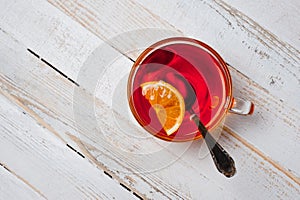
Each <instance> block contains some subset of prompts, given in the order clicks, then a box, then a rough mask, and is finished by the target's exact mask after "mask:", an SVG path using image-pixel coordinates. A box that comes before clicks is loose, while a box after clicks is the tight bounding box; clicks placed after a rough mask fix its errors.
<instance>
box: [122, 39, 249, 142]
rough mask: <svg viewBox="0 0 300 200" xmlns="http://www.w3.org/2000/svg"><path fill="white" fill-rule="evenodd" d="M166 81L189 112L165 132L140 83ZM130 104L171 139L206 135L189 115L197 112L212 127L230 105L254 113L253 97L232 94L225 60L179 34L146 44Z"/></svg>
mask: <svg viewBox="0 0 300 200" xmlns="http://www.w3.org/2000/svg"><path fill="white" fill-rule="evenodd" d="M150 81H164V82H166V83H169V84H171V85H172V86H174V87H175V88H176V89H177V90H178V91H179V92H180V93H181V95H182V96H183V98H184V101H185V114H184V118H183V121H182V123H181V125H180V127H179V129H178V130H177V131H176V132H174V133H173V134H171V135H167V134H166V132H165V131H164V129H163V128H162V125H161V123H160V122H159V120H158V118H157V116H156V113H155V111H154V109H153V108H152V107H151V105H150V103H149V101H148V100H147V99H146V98H145V97H144V96H143V95H142V88H141V84H143V83H145V82H150ZM127 92H128V99H129V105H130V109H131V111H132V113H133V115H134V117H135V118H136V120H137V121H138V123H139V124H140V125H141V126H142V127H143V128H144V129H146V130H147V131H148V132H150V133H151V134H153V135H154V136H156V137H159V138H161V139H163V140H167V141H189V140H194V139H199V138H202V136H201V134H200V133H199V131H198V128H197V126H196V125H195V123H194V122H193V121H191V120H190V116H191V114H192V113H195V114H196V115H198V116H199V117H200V119H201V121H202V123H203V124H204V125H205V126H206V128H207V129H208V130H212V129H214V128H215V127H217V126H218V124H219V123H220V122H221V121H222V120H223V118H224V117H225V115H226V113H227V112H228V111H229V110H232V112H234V113H237V114H243V115H245V114H251V113H252V112H253V104H252V103H251V102H247V101H243V100H240V99H237V100H238V101H236V100H235V99H234V98H233V97H232V84H231V77H230V74H229V71H228V68H227V65H226V63H225V62H224V60H223V59H222V58H221V56H220V55H219V54H218V53H217V52H216V51H215V50H213V49H212V48H211V47H209V46H208V45H206V44H205V43H203V42H200V41H198V40H195V39H190V38H184V37H176V38H169V39H165V40H162V41H159V42H157V43H155V44H153V45H152V46H150V47H149V48H147V49H146V50H145V51H144V52H143V53H142V54H141V55H140V56H139V57H138V59H137V60H136V62H135V63H134V65H133V67H132V69H131V71H130V74H129V79H128V91H127Z"/></svg>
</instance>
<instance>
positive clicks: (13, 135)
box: [0, 91, 134, 199]
mask: <svg viewBox="0 0 300 200" xmlns="http://www.w3.org/2000/svg"><path fill="white" fill-rule="evenodd" d="M2 92H3V91H1V93H2ZM4 94H5V92H4ZM5 95H6V96H8V97H9V98H10V96H9V94H7V93H6V94H5ZM0 109H1V114H0V122H1V123H0V129H1V133H2V134H1V136H0V137H1V140H0V147H1V151H0V152H1V153H0V158H1V163H2V165H3V166H4V167H5V168H6V169H7V170H8V171H9V172H10V173H11V176H13V175H16V176H17V178H18V179H20V180H22V181H23V183H24V184H26V185H27V187H30V188H33V189H34V190H35V192H36V193H37V194H35V196H36V197H38V196H39V197H40V198H41V197H42V198H50V199H51V198H52V199H57V198H67V199H70V198H101V199H112V198H117V199H121V198H125V199H134V196H133V195H132V194H131V193H129V192H128V191H127V190H125V189H124V188H122V187H121V186H120V185H119V183H118V182H116V181H114V180H112V179H111V178H109V177H108V176H106V175H105V174H104V173H103V171H101V170H98V169H97V168H96V167H95V165H92V164H91V163H89V162H88V160H86V159H84V158H82V157H81V156H79V155H78V154H77V153H75V152H74V151H72V150H71V149H70V148H68V147H67V146H66V145H65V144H64V143H63V142H62V141H61V140H59V139H57V138H56V137H54V136H53V134H52V133H49V131H48V130H47V129H45V128H43V127H42V126H40V125H38V124H37V123H36V121H35V120H34V119H33V118H32V117H30V116H29V115H28V113H26V110H23V109H21V108H18V107H16V106H15V105H14V104H12V102H10V101H9V100H8V99H6V98H5V97H4V96H2V94H1V95H0ZM1 168H3V167H1ZM1 170H2V169H1ZM1 174H2V172H1ZM17 174H18V175H17ZM2 184H3V182H1V186H0V188H1V187H3V186H2ZM18 185H20V183H18ZM18 185H16V186H18ZM10 186H13V185H12V184H11V185H10ZM6 189H7V192H6V193H4V195H8V194H7V193H11V195H12V196H13V197H14V198H17V196H14V195H13V192H14V191H15V190H16V188H14V187H12V188H9V187H7V188H6ZM20 192H24V193H20V194H18V195H25V197H26V196H30V195H31V196H32V192H30V191H29V192H28V191H26V190H23V191H20ZM1 195H2V194H1ZM23 198H24V197H22V199H23Z"/></svg>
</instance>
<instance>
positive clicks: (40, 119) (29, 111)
mask: <svg viewBox="0 0 300 200" xmlns="http://www.w3.org/2000/svg"><path fill="white" fill-rule="evenodd" d="M0 94H2V95H3V96H5V97H6V98H7V99H9V100H10V101H11V102H13V103H15V104H16V105H17V106H20V107H21V108H22V109H24V110H25V111H26V112H27V113H28V114H29V115H30V116H31V117H33V118H34V119H35V120H36V122H37V123H38V124H39V125H41V126H42V127H44V128H46V129H47V130H49V131H50V132H51V133H53V134H54V135H55V136H56V137H58V138H59V139H60V140H62V142H63V143H65V144H66V146H67V147H68V148H69V149H71V150H72V151H74V152H75V153H76V154H77V155H79V156H80V157H81V158H83V159H85V158H86V157H85V156H84V154H83V153H81V152H80V151H78V150H76V149H75V148H74V147H72V146H71V145H69V144H68V143H66V141H65V140H64V139H63V138H62V137H60V135H59V134H58V133H57V132H56V131H55V130H54V129H53V128H52V127H51V126H50V125H49V124H47V123H46V122H45V121H44V120H43V119H42V118H40V117H39V116H38V115H37V114H36V113H35V112H34V111H32V110H31V109H29V108H28V107H27V106H26V105H25V104H23V103H22V102H21V101H20V100H18V98H17V97H15V96H13V95H11V94H8V93H7V92H5V91H3V90H0ZM68 135H69V137H70V138H71V139H72V140H73V141H75V142H76V144H77V145H78V146H79V147H80V146H82V147H81V148H80V149H81V150H83V151H84V152H85V154H86V155H88V156H87V157H88V158H89V159H88V161H89V162H90V163H93V164H94V165H96V167H97V168H100V169H101V170H102V171H103V173H104V174H105V175H106V176H108V177H109V178H111V179H112V180H116V181H117V182H118V183H119V184H120V186H122V187H123V188H124V189H125V190H127V191H129V192H131V193H132V194H133V195H134V196H135V197H136V198H138V199H141V200H143V199H145V197H143V195H140V194H139V192H138V191H135V190H134V189H132V188H130V186H128V185H126V184H125V183H122V181H121V180H120V179H118V178H117V177H116V176H114V175H112V173H110V172H109V170H108V169H106V168H105V167H104V166H101V165H100V164H99V163H98V162H97V161H96V160H95V159H94V157H93V156H92V155H90V154H89V152H88V151H86V150H85V148H84V147H83V146H84V145H83V144H82V143H81V141H79V140H78V139H77V138H76V139H75V137H74V136H72V135H71V134H68ZM0 166H2V167H3V168H4V169H6V170H7V171H8V172H10V173H11V174H13V175H14V176H16V177H17V178H18V179H20V180H21V181H22V182H24V183H25V184H26V185H28V186H29V187H30V188H32V189H33V190H34V191H35V192H37V193H38V194H40V195H41V196H42V197H44V198H45V199H47V198H46V197H45V196H44V195H43V194H42V193H41V192H40V191H39V190H38V189H36V188H35V187H34V186H32V185H31V184H30V183H29V182H27V181H26V180H25V179H23V178H22V177H21V176H19V175H17V174H16V173H15V172H13V171H12V170H10V169H9V168H8V167H7V166H6V165H5V164H2V163H0Z"/></svg>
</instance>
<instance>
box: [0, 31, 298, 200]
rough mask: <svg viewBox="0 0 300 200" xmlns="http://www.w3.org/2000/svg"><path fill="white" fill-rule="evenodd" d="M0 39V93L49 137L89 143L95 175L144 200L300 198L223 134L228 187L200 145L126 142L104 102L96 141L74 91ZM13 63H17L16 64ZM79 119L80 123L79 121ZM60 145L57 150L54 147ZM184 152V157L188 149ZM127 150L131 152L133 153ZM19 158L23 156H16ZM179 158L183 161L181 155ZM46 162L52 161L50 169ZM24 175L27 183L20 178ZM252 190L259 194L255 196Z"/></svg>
mask: <svg viewBox="0 0 300 200" xmlns="http://www.w3.org/2000/svg"><path fill="white" fill-rule="evenodd" d="M1 35H2V36H1V38H2V39H1V43H2V44H4V45H2V46H1V48H0V52H1V55H5V56H4V57H2V58H1V61H2V64H1V65H2V66H4V68H1V74H2V75H1V90H2V91H4V92H6V94H7V95H8V96H10V97H11V101H14V102H16V103H18V105H19V106H21V107H22V108H23V109H25V111H26V113H28V114H29V115H31V116H32V117H33V118H34V119H36V120H37V121H38V122H39V123H40V124H42V125H43V126H44V127H45V128H46V129H47V130H46V131H47V132H48V131H49V132H51V133H53V134H59V135H61V138H63V139H62V140H65V141H69V140H70V138H71V139H73V140H74V142H77V143H78V144H79V147H80V145H81V142H82V141H85V142H89V143H88V144H84V145H83V146H82V149H76V150H77V151H79V152H81V153H83V152H84V151H85V150H86V148H88V150H89V152H90V154H91V155H92V156H91V155H90V154H89V153H88V152H85V155H86V156H87V157H89V159H90V161H92V162H94V163H95V164H97V165H98V166H99V168H102V169H105V170H107V171H109V172H110V174H111V175H112V176H113V178H114V179H116V180H118V181H119V182H122V183H124V184H126V185H127V186H129V187H130V189H131V190H133V191H135V192H137V193H139V194H141V195H143V196H145V197H147V198H185V199H190V198H200V197H205V196H206V197H211V198H220V197H224V196H226V197H228V198H242V197H244V196H250V197H251V198H259V197H260V198H261V197H265V198H275V199H276V198H283V196H284V195H286V196H287V198H288V197H291V198H292V196H297V195H299V186H298V184H297V183H295V182H294V181H292V180H290V179H289V178H288V177H287V176H286V175H285V174H284V173H282V172H281V171H279V170H278V169H277V168H275V167H274V166H273V165H271V164H270V163H269V162H268V161H266V160H264V158H262V157H260V156H259V155H257V154H256V153H255V152H253V151H252V150H251V149H249V148H247V147H245V146H244V145H243V144H242V143H240V142H239V141H238V140H236V139H235V138H233V137H232V136H230V135H227V134H226V133H225V135H224V136H223V137H221V140H220V142H221V143H222V145H224V146H225V148H226V149H227V150H228V151H229V152H230V153H231V154H232V155H233V157H234V158H236V163H237V168H238V170H239V171H238V174H237V176H236V177H234V178H233V179H231V180H228V179H224V177H223V176H221V175H219V174H218V173H217V172H216V171H214V170H215V169H214V166H213V163H212V161H211V160H210V157H205V158H203V156H200V157H199V148H200V145H201V141H196V142H194V143H193V144H186V143H182V144H172V143H166V142H162V141H159V140H155V139H154V138H153V137H150V138H149V139H148V141H141V140H135V139H134V138H132V137H131V136H130V135H129V136H126V135H124V134H123V133H122V132H121V131H120V130H119V129H118V128H117V127H115V126H112V124H114V121H113V119H112V118H111V115H110V113H111V110H110V108H109V106H107V105H105V103H104V102H102V101H101V100H97V101H96V102H94V103H95V105H96V108H97V109H99V112H100V114H101V116H102V120H100V121H98V123H100V127H101V128H102V129H101V130H102V132H99V133H100V134H99V135H93V133H95V132H93V128H94V125H93V124H92V121H93V117H92V116H90V117H87V118H86V122H85V123H84V124H79V126H76V124H74V123H76V121H74V119H73V106H72V105H71V104H72V93H71V92H68V91H72V88H74V87H76V86H75V85H74V84H73V83H71V82H70V81H68V80H66V78H64V77H63V76H61V75H58V74H56V72H55V71H54V70H52V69H51V68H49V66H47V65H46V64H44V63H43V62H41V61H40V60H38V59H36V57H34V56H33V55H32V54H30V53H29V52H28V51H26V48H25V47H24V46H22V45H20V44H19V42H17V41H13V40H12V38H10V36H8V35H7V34H4V33H2V34H1ZM6 43H7V44H9V46H10V47H13V48H9V47H8V46H7V45H5V44H6ZM16 57H18V59H15V58H16ZM36 85H39V87H36ZM79 88H80V87H79ZM80 92H81V93H80V94H81V96H82V97H83V99H82V100H83V101H82V102H73V103H78V104H79V105H81V106H82V111H84V110H86V108H87V106H88V104H87V103H89V102H92V103H93V97H92V96H90V95H89V94H88V93H87V92H86V91H84V90H80ZM8 93H9V94H8ZM57 99H59V101H57ZM83 116H85V115H84V113H83ZM115 117H117V119H118V121H119V122H120V123H124V124H127V127H128V128H130V130H132V133H133V134H136V135H143V134H145V133H144V132H143V131H141V130H140V128H139V127H135V126H134V125H133V124H131V122H130V121H128V120H127V119H124V118H123V117H122V116H120V115H115ZM24 127H25V126H24ZM49 132H48V133H49ZM101 133H102V134H101ZM107 133H109V134H107ZM70 134H71V136H69V135H70ZM105 134H106V135H105ZM68 137H70V138H69V139H68ZM21 138H22V137H21ZM116 138H122V140H121V141H120V140H116ZM57 143H59V144H61V142H58V141H57ZM20 145H21V144H20ZM186 145H188V146H186ZM190 145H191V146H190ZM27 146H31V145H30V144H29V145H27ZM164 146H165V147H164ZM187 147H189V149H186V148H187ZM65 148H66V147H65ZM123 148H126V149H123ZM158 148H159V149H164V148H166V150H165V151H161V156H159V155H157V156H156V157H154V156H152V157H151V155H150V157H149V156H143V155H141V156H139V155H137V152H144V153H147V150H148V151H149V150H150V151H153V150H154V151H155V150H156V149H158ZM36 149H40V147H39V148H33V149H32V151H36ZM68 150H69V149H68V148H66V149H65V151H68ZM124 150H131V152H130V151H129V152H126V151H124ZM61 152H62V151H60V153H61ZM19 153H20V154H21V151H20V152H19ZM182 153H184V154H183V155H181V154H182ZM148 154H149V152H148ZM21 155H22V154H21ZM21 155H20V156H21ZM38 155H39V154H38ZM67 155H68V154H67ZM74 156H75V157H76V158H78V160H80V159H82V158H80V157H79V156H78V155H76V154H75V155H74ZM56 157H58V158H62V157H61V156H59V155H56V154H55V155H53V159H54V158H56ZM95 158H96V159H95ZM31 159H34V158H31ZM48 159H49V158H48ZM166 159H171V160H167V161H173V162H169V163H166V162H164V160H166ZM50 161H51V159H50V160H49V161H47V162H50ZM175 161H176V162H175ZM44 162H46V161H44ZM47 162H46V163H47ZM78 162H79V161H78ZM156 162H158V163H156ZM160 162H161V163H163V164H164V166H162V167H161V168H158V169H159V170H157V171H153V168H151V166H159V165H160V164H161V163H160ZM72 163H73V162H72ZM157 164H158V165H157ZM7 165H8V166H9V164H7ZM10 165H11V164H10ZM83 169H84V168H83ZM149 169H150V170H151V169H152V172H151V173H150V172H148V173H144V172H145V171H146V170H149ZM260 169H263V170H260ZM15 171H16V170H15ZM146 172H147V171H146ZM91 173H92V172H91ZM93 173H94V174H96V173H98V172H93ZM22 174H25V175H26V173H25V172H22ZM80 176H82V174H80ZM174 177H176V178H174ZM257 180H259V184H258V183H257ZM32 181H34V180H32ZM32 181H31V183H32ZM33 183H34V182H33ZM245 183H246V184H245ZM199 185H201V188H202V189H201V190H199ZM237 188H238V189H239V190H238V192H237ZM253 188H255V191H258V192H257V193H253ZM270 188H271V189H270ZM84 191H85V190H84ZM46 196H47V195H46Z"/></svg>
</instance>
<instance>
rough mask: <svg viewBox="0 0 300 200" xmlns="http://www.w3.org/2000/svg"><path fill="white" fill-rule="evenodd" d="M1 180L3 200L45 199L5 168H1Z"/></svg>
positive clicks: (0, 191)
mask: <svg viewBox="0 0 300 200" xmlns="http://www.w3.org/2000/svg"><path fill="white" fill-rule="evenodd" d="M0 178H1V184H0V198H1V199H11V200H13V199H45V198H44V197H43V196H42V195H40V194H39V193H38V192H36V191H34V190H33V189H32V188H31V187H29V186H28V185H26V184H25V183H24V182H23V181H21V180H20V179H18V178H17V177H16V176H14V175H13V174H11V172H10V171H8V170H7V169H6V168H5V166H1V167H0Z"/></svg>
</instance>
